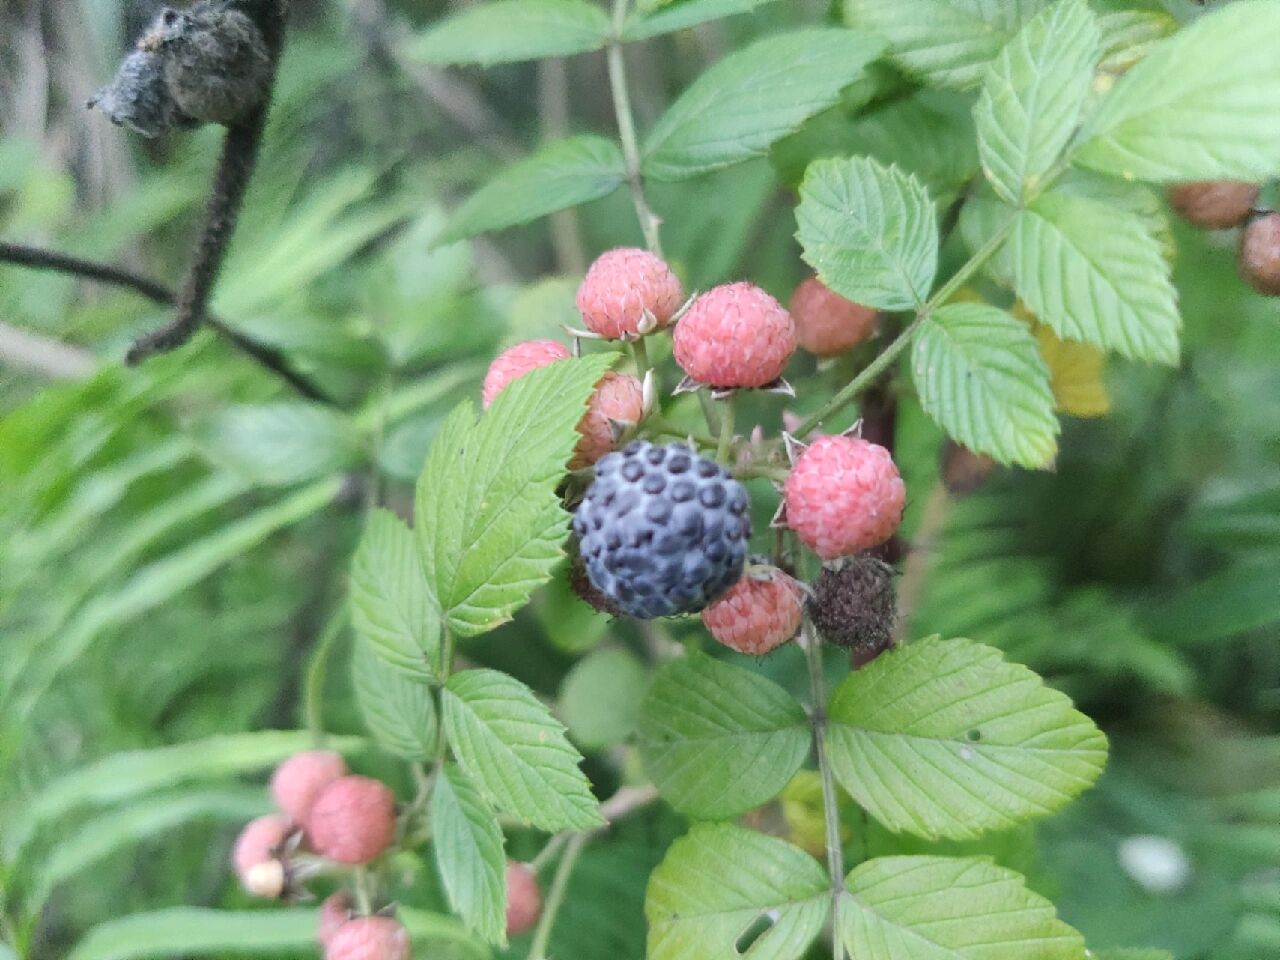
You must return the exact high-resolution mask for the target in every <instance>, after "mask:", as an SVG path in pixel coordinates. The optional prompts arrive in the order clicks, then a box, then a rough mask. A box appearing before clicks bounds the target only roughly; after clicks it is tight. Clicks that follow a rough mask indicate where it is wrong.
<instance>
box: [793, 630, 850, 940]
mask: <svg viewBox="0 0 1280 960" xmlns="http://www.w3.org/2000/svg"><path fill="white" fill-rule="evenodd" d="M800 645H801V646H802V647H804V656H805V660H806V661H807V662H808V664H809V695H810V696H811V697H812V699H813V749H814V752H815V753H816V754H817V755H818V774H819V776H820V777H821V778H822V817H823V822H824V824H825V826H826V837H827V872H828V873H829V874H830V875H831V927H832V930H831V957H832V960H844V941H842V940H841V939H840V895H841V894H842V893H844V851H843V850H842V849H841V847H840V811H839V808H838V807H837V806H836V799H837V796H838V794H837V793H836V781H835V777H834V776H833V775H832V773H831V764H830V762H828V760H827V745H826V733H827V691H826V685H825V684H824V683H823V679H822V645H821V641H820V640H819V639H818V634H817V631H815V630H814V629H813V627H812V626H811V625H810V624H809V622H808V621H807V620H806V621H805V622H804V624H803V625H802V626H801V627H800Z"/></svg>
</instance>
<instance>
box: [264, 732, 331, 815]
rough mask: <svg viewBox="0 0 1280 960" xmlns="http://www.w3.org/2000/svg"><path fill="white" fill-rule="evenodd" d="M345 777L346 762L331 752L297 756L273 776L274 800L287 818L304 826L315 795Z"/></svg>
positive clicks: (299, 754)
mask: <svg viewBox="0 0 1280 960" xmlns="http://www.w3.org/2000/svg"><path fill="white" fill-rule="evenodd" d="M346 773H347V764H346V761H345V760H343V759H342V756H341V755H340V754H337V753H334V752H333V751H332V750H306V751H303V752H302V753H295V754H294V755H293V756H292V757H290V758H289V759H288V760H286V761H285V762H284V763H282V764H280V766H278V767H276V772H275V773H274V774H272V776H271V796H272V797H274V798H275V801H276V806H277V807H279V808H280V809H281V810H282V811H283V812H284V815H285V816H286V817H288V818H289V819H290V820H291V821H293V822H294V823H296V824H303V823H306V822H307V814H309V813H310V812H311V805H312V804H313V803H315V799H316V795H317V794H318V793H319V792H320V791H321V790H323V789H324V788H325V787H327V786H328V785H329V784H330V783H332V782H333V781H334V780H337V779H338V778H339V777H342V776H345V775H346Z"/></svg>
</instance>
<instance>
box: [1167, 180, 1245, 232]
mask: <svg viewBox="0 0 1280 960" xmlns="http://www.w3.org/2000/svg"><path fill="white" fill-rule="evenodd" d="M1259 192H1260V191H1259V189H1258V185H1257V184H1256V183H1243V182H1242V181H1240V180H1195V181H1192V182H1190V183H1179V184H1175V185H1174V186H1172V187H1170V188H1169V204H1170V205H1171V206H1172V207H1173V209H1174V210H1176V211H1178V214H1179V215H1180V216H1181V217H1182V219H1184V220H1186V221H1187V222H1188V223H1190V224H1192V225H1193V226H1197V227H1201V228H1203V229H1205V230H1226V229H1229V228H1230V227H1236V226H1239V225H1240V224H1242V223H1244V220H1245V218H1246V217H1248V216H1249V211H1250V210H1252V209H1253V205H1254V204H1255V203H1257V202H1258V193H1259Z"/></svg>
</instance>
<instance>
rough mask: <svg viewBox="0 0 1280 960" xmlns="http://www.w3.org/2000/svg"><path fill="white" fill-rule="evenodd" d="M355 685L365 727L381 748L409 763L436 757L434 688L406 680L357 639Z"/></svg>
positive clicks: (417, 681) (353, 666)
mask: <svg viewBox="0 0 1280 960" xmlns="http://www.w3.org/2000/svg"><path fill="white" fill-rule="evenodd" d="M351 682H352V686H353V687H354V688H355V694H356V702H357V703H358V704H359V705H360V715H361V716H362V717H364V725H365V726H366V727H367V728H368V730H369V732H370V733H371V734H373V739H374V740H376V741H377V742H378V746H380V747H382V749H384V750H386V751H387V752H388V753H391V754H394V755H395V756H397V757H401V758H403V759H405V760H427V759H429V758H431V757H433V756H435V753H436V747H437V744H438V737H439V734H438V732H437V728H436V708H435V704H434V703H433V702H432V699H431V688H430V687H429V686H427V684H426V683H425V682H423V681H421V680H416V679H414V678H412V677H409V676H406V675H405V674H404V673H403V672H402V671H400V670H397V669H396V668H395V667H393V666H391V665H390V664H388V663H387V662H386V661H385V660H383V659H382V658H381V657H380V656H378V654H377V653H375V652H374V649H373V646H372V644H370V643H369V642H368V641H367V640H364V639H362V638H360V637H357V638H356V642H355V649H354V651H353V652H352V657H351Z"/></svg>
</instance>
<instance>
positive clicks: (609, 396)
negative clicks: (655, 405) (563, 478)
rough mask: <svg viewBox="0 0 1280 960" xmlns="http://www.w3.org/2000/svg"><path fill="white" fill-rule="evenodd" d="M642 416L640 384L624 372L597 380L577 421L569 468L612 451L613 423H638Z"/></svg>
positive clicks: (574, 467) (586, 462)
mask: <svg viewBox="0 0 1280 960" xmlns="http://www.w3.org/2000/svg"><path fill="white" fill-rule="evenodd" d="M643 416H644V384H642V383H641V382H640V381H639V380H637V379H636V378H635V377H633V376H631V375H630V374H627V373H614V372H613V371H610V372H608V373H606V374H605V375H604V376H603V377H601V378H600V382H599V383H597V384H596V389H595V393H593V394H592V395H591V400H590V401H588V403H587V412H586V413H584V414H583V415H582V419H581V420H579V421H578V433H580V434H582V439H580V440H579V441H578V445H577V446H576V447H574V450H573V458H572V459H571V460H570V461H569V467H570V469H573V470H577V469H578V468H580V467H585V466H589V465H590V464H593V463H595V462H596V461H597V460H599V459H600V458H601V457H603V456H604V455H605V454H606V453H608V452H609V451H610V450H612V449H613V444H614V439H615V437H614V431H613V423H612V422H611V421H615V422H618V423H639V422H640V419H641V418H642V417H643Z"/></svg>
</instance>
